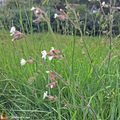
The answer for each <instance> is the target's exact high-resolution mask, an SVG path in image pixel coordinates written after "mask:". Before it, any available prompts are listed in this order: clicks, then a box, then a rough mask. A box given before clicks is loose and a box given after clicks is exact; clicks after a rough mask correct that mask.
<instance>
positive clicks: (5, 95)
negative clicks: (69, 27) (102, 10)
mask: <svg viewBox="0 0 120 120" xmlns="http://www.w3.org/2000/svg"><path fill="white" fill-rule="evenodd" d="M0 36H1V37H0V38H1V40H0V49H1V50H0V55H1V59H0V91H1V93H0V112H2V111H5V112H6V113H7V115H8V117H9V118H10V119H11V120H12V119H13V117H15V116H16V117H26V118H25V119H27V118H28V119H31V120H37V119H39V120H89V119H98V120H105V119H110V120H114V119H116V120H119V118H120V111H119V110H120V104H119V99H120V95H119V79H120V76H119V73H120V62H119V46H120V43H119V40H116V41H114V43H113V44H114V47H113V49H112V57H111V62H110V66H109V71H108V69H107V67H108V64H107V62H108V53H109V46H108V40H106V41H105V37H101V38H98V37H83V39H84V40H85V41H86V43H87V47H88V50H89V52H90V54H91V58H92V64H93V66H94V67H93V66H91V64H89V59H88V56H87V53H86V49H85V48H84V44H83V41H81V40H80V38H79V37H77V36H76V37H74V36H64V35H58V34H54V37H55V38H57V39H56V40H53V39H54V37H53V36H52V35H51V34H50V33H40V34H31V35H27V36H26V37H25V39H22V40H19V41H16V42H15V44H13V43H12V42H11V38H10V36H9V33H7V32H5V31H4V32H3V31H1V32H0ZM26 41H27V42H26ZM52 46H53V47H55V48H56V49H60V50H61V51H62V52H63V54H64V59H63V60H53V61H51V62H50V61H46V63H45V64H43V63H42V58H41V51H42V50H44V49H46V50H49V49H50V48H51V47H52ZM29 56H31V57H32V58H34V60H35V61H34V64H32V65H25V66H22V67H21V66H20V60H21V58H25V59H27V58H28V57H29ZM47 70H54V71H56V72H57V73H59V74H60V75H61V76H62V77H63V80H64V82H66V83H67V84H64V82H62V80H58V87H57V88H55V89H53V90H50V89H47V88H46V87H45V86H46V84H48V83H49V79H48V76H47V74H46V72H45V71H47ZM95 71H97V75H96V72H95ZM29 81H30V82H31V81H32V82H31V83H30V82H29ZM46 90H48V91H49V92H50V94H52V95H56V96H57V97H58V99H57V101H55V102H50V101H47V100H43V99H42V97H43V93H44V91H46ZM21 119H23V118H21Z"/></svg>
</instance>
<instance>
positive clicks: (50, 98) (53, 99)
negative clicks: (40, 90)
mask: <svg viewBox="0 0 120 120" xmlns="http://www.w3.org/2000/svg"><path fill="white" fill-rule="evenodd" d="M46 98H47V99H48V100H49V101H55V100H56V99H57V97H56V96H52V95H48V91H46V92H44V94H43V99H46Z"/></svg>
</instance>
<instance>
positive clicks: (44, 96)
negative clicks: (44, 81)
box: [43, 91, 48, 100]
mask: <svg viewBox="0 0 120 120" xmlns="http://www.w3.org/2000/svg"><path fill="white" fill-rule="evenodd" d="M46 97H48V91H45V92H44V94H43V100H44V99H45V98H46Z"/></svg>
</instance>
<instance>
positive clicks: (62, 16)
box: [54, 9, 68, 21]
mask: <svg viewBox="0 0 120 120" xmlns="http://www.w3.org/2000/svg"><path fill="white" fill-rule="evenodd" d="M54 18H56V19H58V20H60V21H65V20H67V19H68V16H67V14H66V13H65V11H64V10H63V9H60V11H59V14H57V13H55V14H54Z"/></svg>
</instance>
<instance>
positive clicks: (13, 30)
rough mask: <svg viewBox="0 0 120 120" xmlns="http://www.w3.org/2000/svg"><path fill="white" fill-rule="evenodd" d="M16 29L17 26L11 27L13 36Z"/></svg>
mask: <svg viewBox="0 0 120 120" xmlns="http://www.w3.org/2000/svg"><path fill="white" fill-rule="evenodd" d="M15 31H16V28H15V27H14V26H13V27H11V29H10V33H11V34H10V36H13V35H14V33H15Z"/></svg>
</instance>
